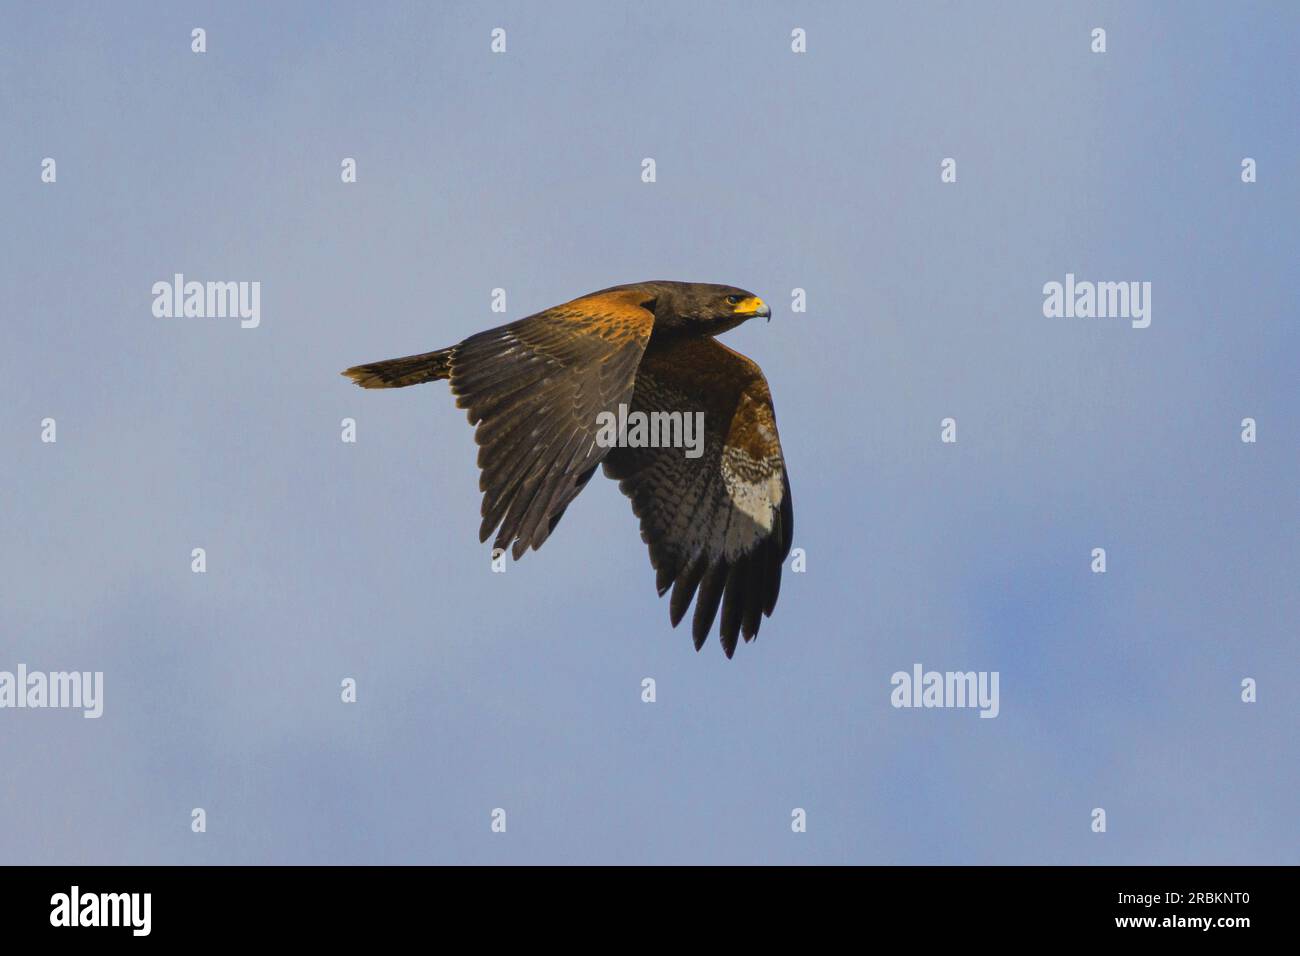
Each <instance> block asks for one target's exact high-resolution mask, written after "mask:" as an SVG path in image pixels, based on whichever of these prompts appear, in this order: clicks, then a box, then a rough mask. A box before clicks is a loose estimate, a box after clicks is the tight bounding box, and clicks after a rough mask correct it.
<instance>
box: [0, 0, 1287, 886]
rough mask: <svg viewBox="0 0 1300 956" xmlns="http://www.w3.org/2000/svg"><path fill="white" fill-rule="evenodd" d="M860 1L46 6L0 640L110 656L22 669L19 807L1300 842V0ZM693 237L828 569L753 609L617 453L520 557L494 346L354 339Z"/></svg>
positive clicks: (52, 811)
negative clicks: (352, 426)
mask: <svg viewBox="0 0 1300 956" xmlns="http://www.w3.org/2000/svg"><path fill="white" fill-rule="evenodd" d="M864 7H865V5H862V4H857V3H815V4H814V3H809V4H806V5H800V4H794V3H780V4H777V3H704V4H702V3H698V2H657V3H627V4H608V3H595V2H592V3H569V4H563V5H560V6H559V8H558V9H545V10H543V9H542V8H541V7H540V5H535V4H528V3H515V4H510V3H484V4H469V3H463V4H462V3H456V4H432V3H412V4H365V5H361V6H356V5H351V6H334V7H332V8H331V9H329V10H328V11H325V10H322V9H319V8H318V7H317V5H315V4H307V3H303V4H288V3H285V4H274V5H271V6H270V7H269V8H264V5H260V4H231V3H220V4H216V3H214V4H210V5H206V4H205V5H195V6H187V5H185V4H168V5H165V6H163V5H153V4H147V5H146V4H141V5H130V4H127V5H114V6H113V7H112V8H110V7H108V6H106V5H100V4H89V3H87V4H46V5H41V6H36V5H10V6H8V7H7V8H6V10H5V11H4V13H3V14H0V128H2V129H3V137H0V208H3V211H4V215H3V216H2V217H0V293H2V294H3V297H4V302H5V308H4V314H5V318H4V322H3V348H0V395H2V396H3V402H2V403H0V449H2V451H0V671H15V670H16V669H17V667H18V665H19V664H25V665H26V666H27V667H28V668H29V669H30V670H42V671H58V670H78V671H102V672H103V674H104V713H103V716H102V717H101V718H99V719H97V720H87V719H83V718H82V716H81V714H80V713H79V712H77V711H70V710H52V709H46V710H30V709H23V710H14V709H3V710H0V767H3V772H2V773H0V862H6V863H38V862H40V863H282V862H298V863H351V862H358V863H361V862H365V863H435V862H453V863H456V862H459V863H469V862H476V863H498V862H520V863H538V862H562V863H579V862H583V863H585V862H616V863H632V862H645V863H673V862H688V863H690V862H701V863H702V862H749V863H763V862H786V863H1255V862H1271V863H1297V862H1300V836H1298V835H1297V834H1298V831H1297V828H1296V826H1295V819H1294V817H1295V794H1296V792H1297V790H1298V789H1300V768H1298V762H1297V749H1296V728H1297V726H1298V725H1300V719H1298V718H1300V705H1298V702H1297V700H1298V698H1297V693H1298V688H1300V666H1298V662H1300V654H1297V619H1298V618H1300V600H1298V599H1297V564H1298V562H1297V540H1298V538H1300V509H1297V501H1296V495H1297V488H1300V456H1298V455H1297V447H1298V446H1300V442H1298V437H1300V436H1298V434H1297V432H1298V430H1300V423H1298V422H1297V412H1298V411H1300V376H1298V375H1297V366H1298V365H1300V360H1298V356H1300V332H1297V325H1296V287H1295V281H1296V250H1297V248H1298V247H1300V235H1298V232H1300V227H1298V225H1297V223H1298V222H1300V217H1297V210H1298V209H1300V188H1298V185H1297V167H1296V157H1297V155H1300V132H1298V129H1297V123H1296V117H1297V115H1300V102H1298V100H1300V92H1298V91H1300V85H1298V84H1297V83H1296V74H1295V65H1294V64H1295V62H1296V60H1297V57H1298V56H1300V51H1297V47H1298V46H1300V13H1298V12H1297V10H1296V8H1295V7H1294V6H1293V5H1290V4H1285V3H1275V4H1268V3H1259V4H1242V5H1232V6H1224V5H1221V4H1208V3H1207V4H1187V3H1178V4H1174V3H1167V4H1143V5H1140V6H1138V7H1136V8H1135V7H1134V5H1131V4H1121V3H1116V4H1085V3H1076V4H1068V5H1061V6H1058V5H1051V6H1050V7H1045V6H1043V5H1040V4H1034V3H1024V4H999V5H997V6H996V7H989V6H986V5H975V4H958V3H953V4H923V5H910V4H907V5H905V4H892V5H884V6H881V7H878V8H876V7H873V8H871V9H870V10H866V9H864ZM196 27H202V28H203V29H205V30H206V44H207V52H206V53H203V54H196V53H194V52H192V51H191V31H192V30H193V29H194V28H196ZM496 27H501V28H504V29H505V31H506V43H507V49H506V52H505V53H503V54H494V53H492V52H491V50H490V42H491V32H492V30H493V28H496ZM796 27H798V28H802V29H804V30H805V31H806V36H807V52H806V53H803V54H797V53H794V52H792V50H791V31H792V30H793V29H795V28H796ZM1096 27H1102V28H1104V29H1105V30H1106V47H1107V49H1106V52H1105V53H1104V54H1102V53H1094V52H1092V51H1091V49H1090V47H1091V45H1092V39H1091V31H1092V30H1093V29H1094V28H1096ZM47 157H48V158H52V159H54V160H55V161H56V164H57V165H56V174H57V179H56V181H55V182H53V183H45V182H42V176H41V172H42V161H43V160H44V159H45V158H47ZM345 157H352V158H355V160H356V162H357V182H356V183H352V184H344V183H343V182H341V176H340V163H341V162H342V160H343V159H344V158H345ZM647 157H650V158H653V159H654V160H655V162H656V172H657V181H656V182H654V183H644V182H642V180H641V164H642V160H643V159H644V158H647ZM1245 157H1250V158H1253V159H1254V160H1255V163H1256V171H1257V173H1256V174H1257V181H1256V182H1254V183H1250V184H1247V183H1243V182H1242V160H1243V158H1245ZM945 158H952V159H955V161H956V173H957V181H956V182H954V183H943V182H941V180H940V164H941V162H942V161H943V160H944V159H945ZM175 273H183V274H184V275H185V276H186V277H187V278H189V279H197V280H200V281H205V280H231V281H249V282H251V281H257V282H260V283H261V316H260V318H261V322H260V325H259V327H257V328H255V329H243V328H240V324H239V321H238V320H237V319H229V318H203V319H200V318H170V319H169V318H158V317H155V315H154V314H153V311H152V304H153V296H152V293H151V288H152V286H153V284H154V283H155V282H157V281H160V280H161V281H169V280H170V279H171V277H172V276H173V275H174V274H175ZM1067 273H1072V274H1074V275H1075V276H1076V277H1077V278H1078V279H1079V280H1085V279H1086V280H1093V281H1116V282H1118V281H1125V282H1128V281H1134V282H1150V283H1151V289H1152V292H1151V324H1150V327H1148V328H1145V329H1135V328H1133V327H1132V326H1131V324H1130V323H1129V322H1128V321H1127V320H1124V319H1117V318H1072V319H1066V318H1047V317H1045V316H1044V314H1043V299H1044V296H1043V286H1044V284H1045V283H1048V282H1052V281H1058V282H1062V281H1064V280H1065V276H1066V274H1067ZM658 278H674V279H686V280H698V281H712V282H724V283H730V284H735V285H739V286H743V287H745V288H749V289H752V290H754V291H755V292H758V293H759V294H761V295H763V296H764V297H765V298H766V299H767V300H768V301H769V302H771V303H772V305H773V312H774V315H773V319H772V321H771V323H770V324H759V323H752V324H751V325H749V326H746V327H744V328H741V329H738V330H736V331H734V332H731V333H729V334H728V335H727V336H726V342H727V344H729V345H730V346H732V347H733V348H736V349H738V350H740V351H742V352H744V353H746V354H748V355H750V356H752V357H753V358H754V359H755V360H756V361H758V362H759V363H760V364H761V365H762V367H763V369H764V372H765V373H766V375H767V378H768V380H769V382H770V384H771V387H772V391H773V394H774V397H775V403H776V409H777V414H778V420H779V422H780V427H781V437H782V441H783V444H784V448H785V452H786V457H787V460H788V462H789V470H790V478H791V483H792V487H793V497H794V503H795V511H796V536H795V546H796V547H798V548H801V549H803V551H804V552H805V554H806V562H807V565H806V567H807V569H806V571H805V572H804V573H802V574H795V573H790V572H789V570H788V569H787V575H786V578H785V581H784V585H783V588H782V593H781V601H780V605H779V607H778V608H777V611H776V614H775V615H774V617H773V618H772V620H771V621H768V622H766V624H765V626H764V627H763V630H762V634H761V636H760V639H759V640H758V641H757V642H756V643H754V644H751V645H744V646H742V647H741V648H740V649H739V650H738V651H737V653H736V657H735V659H734V660H731V661H728V660H726V659H725V658H724V657H723V654H722V652H721V650H720V648H719V645H718V643H717V638H716V632H715V635H714V637H713V638H712V640H711V641H710V642H709V643H708V644H707V645H705V647H704V649H703V650H702V651H701V652H700V653H698V654H697V653H696V652H695V651H694V650H693V649H692V646H691V642H690V637H689V633H688V632H687V631H685V630H682V629H679V630H676V631H674V630H672V629H671V628H670V627H669V622H668V608H667V602H666V601H663V600H659V599H658V598H656V596H655V591H654V586H653V584H654V577H653V573H652V571H651V569H650V567H649V562H648V560H647V556H646V553H645V548H644V546H643V545H642V544H641V543H640V541H639V538H638V534H637V525H636V521H635V519H634V517H633V515H632V513H631V509H630V507H629V505H628V503H627V501H626V500H625V499H624V498H623V497H622V496H621V495H620V494H619V492H618V490H617V488H616V486H615V485H614V484H613V483H612V482H609V481H606V480H604V479H601V478H597V479H596V480H594V481H593V483H592V485H591V486H590V487H589V488H588V489H587V490H586V491H585V492H584V493H583V494H582V496H581V497H580V498H579V499H578V500H577V501H576V502H575V503H574V504H573V505H572V506H571V507H570V508H569V510H568V512H567V514H566V515H565V518H564V521H563V522H562V523H561V524H560V526H559V527H558V529H557V531H556V533H555V534H554V535H553V536H552V537H551V539H550V540H549V541H548V542H547V544H546V546H545V547H544V548H543V549H542V550H540V551H538V552H536V553H530V554H529V555H528V556H527V557H526V558H524V560H522V561H521V562H520V563H518V564H511V565H510V566H509V568H508V570H507V572H506V573H504V574H494V573H492V572H491V568H490V554H489V550H488V547H487V546H486V545H480V544H478V540H477V527H478V521H479V519H478V508H479V495H478V491H477V482H478V476H477V472H476V470H475V468H474V458H475V446H474V443H473V435H472V431H471V430H470V429H469V428H468V427H467V425H466V423H465V415H464V412H463V411H460V410H458V409H456V408H455V407H454V405H453V403H452V401H451V399H450V398H449V396H448V394H447V389H446V386H445V385H443V384H441V383H439V384H435V385H428V386H422V387H420V388H416V389H407V390H401V391H391V392H363V391H361V390H359V389H356V388H355V387H353V386H351V385H350V384H349V383H348V382H346V381H345V380H344V379H342V378H340V377H339V375H338V372H339V370H340V369H342V368H344V367H346V366H349V365H352V364H356V363H358V362H362V361H370V360H374V359H379V358H385V357H389V356H394V355H402V354H406V353H409V352H416V351H424V350H428V349H433V348H438V347H442V346H446V345H450V344H453V343H454V342H456V341H459V340H460V339H461V338H464V337H465V336H467V335H469V334H471V333H473V332H476V331H479V330H481V329H484V328H487V327H490V326H492V325H496V324H499V323H500V322H501V321H502V320H503V319H513V318H517V317H519V316H521V315H525V314H528V313H530V312H534V311H537V310H540V309H542V308H545V307H547V306H550V305H553V304H555V303H558V302H562V301H564V300H566V299H569V298H572V297H574V296H576V295H579V294H582V293H585V292H588V291H592V290H594V289H598V288H602V287H605V286H609V285H612V284H615V283H620V282H631V281H637V280H644V279H658ZM498 287H500V288H504V289H506V290H507V302H508V314H507V315H506V316H502V315H500V314H496V313H493V312H492V311H491V308H490V305H491V290H492V289H494V288H498ZM795 288H802V289H805V290H806V292H807V306H808V307H807V311H806V312H802V313H800V312H794V311H792V309H791V293H792V290H793V289H795ZM347 417H351V418H354V419H355V420H356V422H357V441H356V443H355V444H348V443H344V442H343V441H341V440H340V422H341V420H342V419H344V418H347ZM1247 417H1249V418H1253V419H1255V420H1256V422H1257V441H1256V442H1254V443H1244V442H1243V441H1242V440H1241V434H1242V425H1241V423H1242V420H1243V419H1244V418H1247ZM47 418H52V419H54V420H55V422H56V427H57V441H56V442H53V443H49V442H43V441H42V440H41V437H42V424H41V423H42V421H43V420H44V419H47ZM945 418H952V419H954V420H955V421H956V423H957V439H958V440H957V442H956V443H955V444H954V443H944V442H941V441H940V422H941V421H942V420H943V419H945ZM198 547H201V548H204V549H205V550H206V554H207V571H206V573H204V574H195V573H192V572H191V552H192V550H193V549H194V548H198ZM1098 547H1101V548H1105V550H1106V561H1107V570H1106V573H1104V574H1095V573H1093V572H1092V570H1091V564H1092V560H1093V559H1092V552H1093V549H1094V548H1098ZM915 664H921V665H922V666H923V667H924V668H925V669H927V670H929V669H934V670H939V671H949V670H961V671H967V670H975V671H988V672H993V671H996V672H998V674H999V678H1000V681H999V688H1000V712H999V715H998V716H997V717H996V718H995V719H980V718H979V716H978V714H977V712H976V711H974V710H970V709H929V710H926V709H920V710H912V709H896V708H894V707H892V706H891V704H890V693H891V690H892V687H891V683H890V678H891V675H892V674H894V673H895V672H896V671H900V670H904V671H910V670H911V669H912V667H913V665H915ZM647 677H649V678H653V679H654V680H655V682H656V689H657V699H656V701H655V702H654V703H653V704H648V703H643V702H642V700H641V685H642V680H643V679H644V678H647ZM344 678H353V679H354V680H355V681H356V684H357V697H358V699H357V702H356V703H354V704H344V703H343V702H341V700H340V682H341V681H342V680H343V679H344ZM1247 678H1252V679H1254V680H1255V681H1256V682H1257V687H1258V691H1257V692H1258V700H1257V701H1256V702H1255V703H1244V702H1243V701H1242V699H1241V696H1242V681H1243V680H1245V679H1247ZM194 808H203V810H204V811H205V812H206V820H207V830H206V832H204V833H194V832H192V829H191V812H192V810H193V809H194ZM494 808H502V809H504V810H505V811H506V814H507V821H508V824H507V829H506V832H505V833H504V834H502V833H493V832H492V831H491V828H490V822H491V816H490V815H491V813H492V811H493V810H494ZM794 808H802V809H804V810H805V811H806V815H807V832H805V833H795V832H793V831H792V827H791V820H792V816H791V815H792V811H793V810H794ZM1094 808H1102V809H1104V810H1105V813H1106V832H1105V833H1096V832H1093V828H1092V823H1093V811H1094Z"/></svg>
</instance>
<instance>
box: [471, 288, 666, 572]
mask: <svg viewBox="0 0 1300 956" xmlns="http://www.w3.org/2000/svg"><path fill="white" fill-rule="evenodd" d="M651 299H652V297H651V296H650V295H647V294H646V293H644V292H642V291H638V290H636V289H619V290H609V291H605V292H598V293H596V294H594V295H589V296H584V297H583V298H581V299H575V300H573V301H572V302H568V303H565V304H564V305H559V306H556V307H555V308H553V309H548V310H546V311H545V312H539V313H538V314H537V315H533V316H529V317H528V318H526V319H520V320H519V321H517V322H512V323H510V324H509V325H503V326H501V327H500V328H496V329H490V330H489V331H487V332H481V333H479V334H478V335H474V336H471V337H470V338H468V339H466V340H465V341H464V342H461V343H460V344H459V345H457V346H455V347H454V348H453V349H452V350H451V356H450V359H449V361H450V368H451V375H450V378H451V390H452V392H453V393H454V394H455V396H456V404H457V405H459V406H460V407H461V408H465V409H467V410H468V411H469V421H470V424H471V425H477V426H478V428H477V430H476V431H475V433H474V440H475V441H476V442H478V444H479V446H480V448H479V454H478V464H479V468H481V469H482V475H481V476H480V478H479V490H480V491H482V492H483V508H482V514H483V523H482V525H481V526H480V528H479V540H481V541H486V540H487V539H488V536H489V535H491V534H492V532H493V530H494V529H496V528H497V527H498V525H499V526H500V531H499V532H498V534H497V537H496V543H495V545H494V547H496V548H500V549H502V550H505V549H506V548H511V553H512V554H513V555H514V557H515V558H516V559H518V558H519V557H520V556H521V555H522V554H523V553H524V551H525V550H526V549H527V548H529V547H532V548H538V547H541V545H542V542H544V541H545V540H546V539H547V537H548V536H549V535H550V533H551V531H552V530H553V529H554V528H555V525H556V524H557V523H558V522H559V520H560V518H561V516H562V515H563V514H564V509H565V508H566V507H568V505H569V502H570V501H572V500H573V499H574V497H576V496H577V494H578V492H580V491H581V490H582V489H583V487H584V486H585V485H586V483H587V481H588V480H589V479H590V478H591V475H592V473H593V472H594V471H595V470H596V465H598V464H599V463H600V460H601V459H602V458H604V456H605V454H606V453H607V452H608V451H609V450H610V449H609V448H606V447H601V446H600V445H598V444H596V435H597V432H598V431H599V428H598V423H597V416H598V415H599V413H600V412H602V411H609V412H615V413H616V412H617V409H618V405H619V403H620V402H623V403H626V402H628V401H630V399H631V395H632V389H633V384H634V382H635V378H636V370H637V365H638V364H639V363H640V361H641V356H642V354H643V353H644V352H645V347H646V343H647V342H648V341H649V338H650V332H651V330H652V328H653V326H654V313H653V312H652V311H650V309H649V308H646V307H644V306H645V305H646V304H647V302H649V301H650V300H651ZM650 308H653V305H651V306H650ZM512 544H513V547H512Z"/></svg>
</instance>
